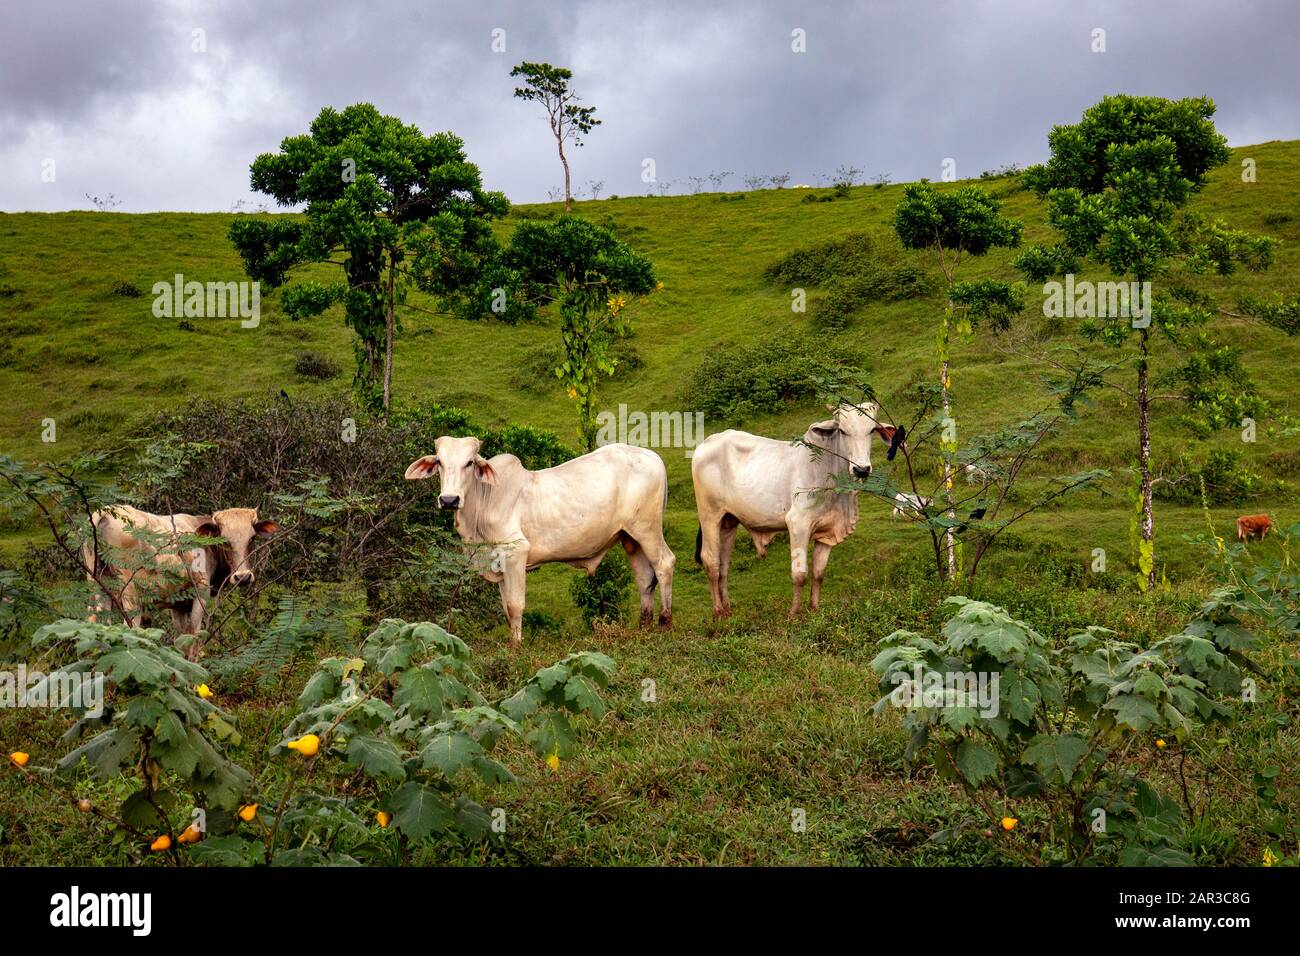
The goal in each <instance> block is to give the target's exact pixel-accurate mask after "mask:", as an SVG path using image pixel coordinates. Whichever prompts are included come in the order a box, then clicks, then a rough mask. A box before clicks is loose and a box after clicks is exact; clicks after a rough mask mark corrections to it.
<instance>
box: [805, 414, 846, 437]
mask: <svg viewBox="0 0 1300 956" xmlns="http://www.w3.org/2000/svg"><path fill="white" fill-rule="evenodd" d="M808 430H809V431H813V432H816V433H817V434H818V435H823V436H827V437H829V436H830V435H834V434H835V433H836V432H837V431H840V423H839V422H837V421H836V420H835V419H833V418H828V419H826V421H824V422H816V423H815V424H813V425H810V426H809V427H808Z"/></svg>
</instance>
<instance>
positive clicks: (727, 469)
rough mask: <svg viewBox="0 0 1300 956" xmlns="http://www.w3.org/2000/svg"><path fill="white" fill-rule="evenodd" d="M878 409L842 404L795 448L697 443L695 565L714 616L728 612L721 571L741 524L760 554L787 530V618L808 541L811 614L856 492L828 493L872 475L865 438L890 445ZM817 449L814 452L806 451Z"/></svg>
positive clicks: (797, 593) (724, 440)
mask: <svg viewBox="0 0 1300 956" xmlns="http://www.w3.org/2000/svg"><path fill="white" fill-rule="evenodd" d="M877 414H878V409H877V406H875V405H873V404H869V405H857V406H854V405H844V406H841V407H839V408H838V409H836V411H835V416H834V417H833V418H831V419H828V420H827V421H824V422H817V423H816V424H815V425H812V426H810V427H809V428H808V431H807V432H805V433H804V436H803V442H802V443H791V442H784V441H777V440H776V439H773V438H762V437H759V436H758V435H751V434H749V433H748V432H741V431H725V432H719V433H718V434H716V435H711V436H709V438H707V439H705V440H704V441H703V442H701V444H700V446H699V448H697V449H696V450H695V456H694V457H693V458H692V459H691V477H692V478H693V479H694V481H695V507H696V510H697V511H698V512H699V516H700V531H699V536H698V537H697V538H696V545H695V560H696V561H698V562H699V563H700V564H702V565H704V569H705V571H707V572H708V575H709V590H710V591H711V592H712V595H713V616H714V617H715V618H718V617H725V616H727V615H728V614H730V613H731V599H730V597H729V595H728V594H727V573H728V569H729V567H730V565H731V549H732V547H733V546H734V544H735V541H736V528H737V526H738V525H744V526H745V528H746V530H748V531H749V534H750V536H751V537H752V538H753V539H754V548H755V549H756V550H757V551H758V555H759V557H763V556H765V555H766V554H767V546H768V544H769V543H771V541H772V538H773V537H774V536H775V535H777V534H778V533H780V532H782V531H789V532H790V577H791V580H792V581H793V584H794V599H793V602H792V603H791V606H790V615H791V616H792V617H793V616H794V615H795V614H797V613H798V612H799V609H800V608H801V607H802V604H803V586H804V582H805V581H807V579H808V543H809V542H810V541H811V542H813V568H812V572H813V574H812V577H813V580H812V592H811V594H810V595H809V600H808V605H809V607H810V608H811V609H812V610H814V611H815V610H816V609H817V603H818V600H819V599H820V597H821V584H822V578H823V577H824V576H825V574H826V563H827V561H828V560H829V559H830V553H831V548H832V547H834V546H835V545H837V544H839V543H840V542H841V541H843V540H844V539H845V538H847V537H848V536H849V535H850V534H851V533H852V532H853V528H854V526H855V525H856V524H857V521H858V500H857V494H856V493H849V492H834V491H832V490H831V489H833V488H834V485H835V480H836V478H837V477H839V476H842V475H848V474H852V475H853V477H855V478H866V477H867V476H869V475H870V474H871V439H872V436H873V435H880V436H881V437H882V438H883V439H885V440H892V439H893V436H894V432H895V428H894V426H892V425H886V424H883V423H881V422H879V421H878V420H877V419H876V415H877ZM809 446H813V447H815V448H818V449H821V450H820V452H818V453H816V454H814V452H813V450H812V448H811V447H809Z"/></svg>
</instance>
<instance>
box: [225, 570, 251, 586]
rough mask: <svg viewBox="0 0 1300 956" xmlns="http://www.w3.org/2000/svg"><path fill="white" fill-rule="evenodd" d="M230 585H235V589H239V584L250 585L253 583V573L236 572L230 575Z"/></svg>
mask: <svg viewBox="0 0 1300 956" xmlns="http://www.w3.org/2000/svg"><path fill="white" fill-rule="evenodd" d="M230 583H231V584H233V585H235V586H236V587H239V586H240V585H241V584H252V583H253V572H252V571H236V572H235V573H234V574H232V575H231V576H230Z"/></svg>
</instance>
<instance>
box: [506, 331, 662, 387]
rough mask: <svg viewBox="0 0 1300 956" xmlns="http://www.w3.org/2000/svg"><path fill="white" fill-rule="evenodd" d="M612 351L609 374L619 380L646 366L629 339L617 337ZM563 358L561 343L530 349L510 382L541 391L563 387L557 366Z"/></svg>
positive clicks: (514, 385)
mask: <svg viewBox="0 0 1300 956" xmlns="http://www.w3.org/2000/svg"><path fill="white" fill-rule="evenodd" d="M609 354H610V357H611V358H612V359H613V360H614V374H613V375H612V376H610V377H611V378H612V379H614V380H616V381H617V380H622V379H624V378H626V377H627V375H629V374H630V373H632V372H635V371H636V370H637V369H640V368H642V367H644V366H645V360H644V359H642V358H641V355H640V353H639V352H638V351H637V349H636V346H635V345H634V344H633V343H632V341H631V340H630V339H625V338H617V339H615V340H614V342H613V344H612V345H611V346H610V349H609ZM563 361H564V349H563V347H561V346H560V345H559V343H555V344H553V345H539V346H537V347H536V348H532V349H529V350H528V351H527V352H525V353H524V357H523V359H522V360H521V361H520V362H519V363H518V364H517V365H516V366H515V368H514V370H513V371H512V372H511V373H510V379H509V385H510V387H511V388H515V389H519V390H520V391H523V392H532V393H534V394H538V395H543V394H546V393H547V392H556V391H561V390H562V388H563V386H561V384H560V380H559V378H558V377H556V374H555V370H556V368H558V367H559V365H560V363H562V362H563Z"/></svg>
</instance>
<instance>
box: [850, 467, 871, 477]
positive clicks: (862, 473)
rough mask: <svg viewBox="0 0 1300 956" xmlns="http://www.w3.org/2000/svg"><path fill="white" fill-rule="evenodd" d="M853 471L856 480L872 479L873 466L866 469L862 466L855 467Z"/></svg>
mask: <svg viewBox="0 0 1300 956" xmlns="http://www.w3.org/2000/svg"><path fill="white" fill-rule="evenodd" d="M852 471H853V477H854V478H870V477H871V466H870V465H867V466H866V467H863V466H862V465H854V466H853V468H852Z"/></svg>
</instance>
